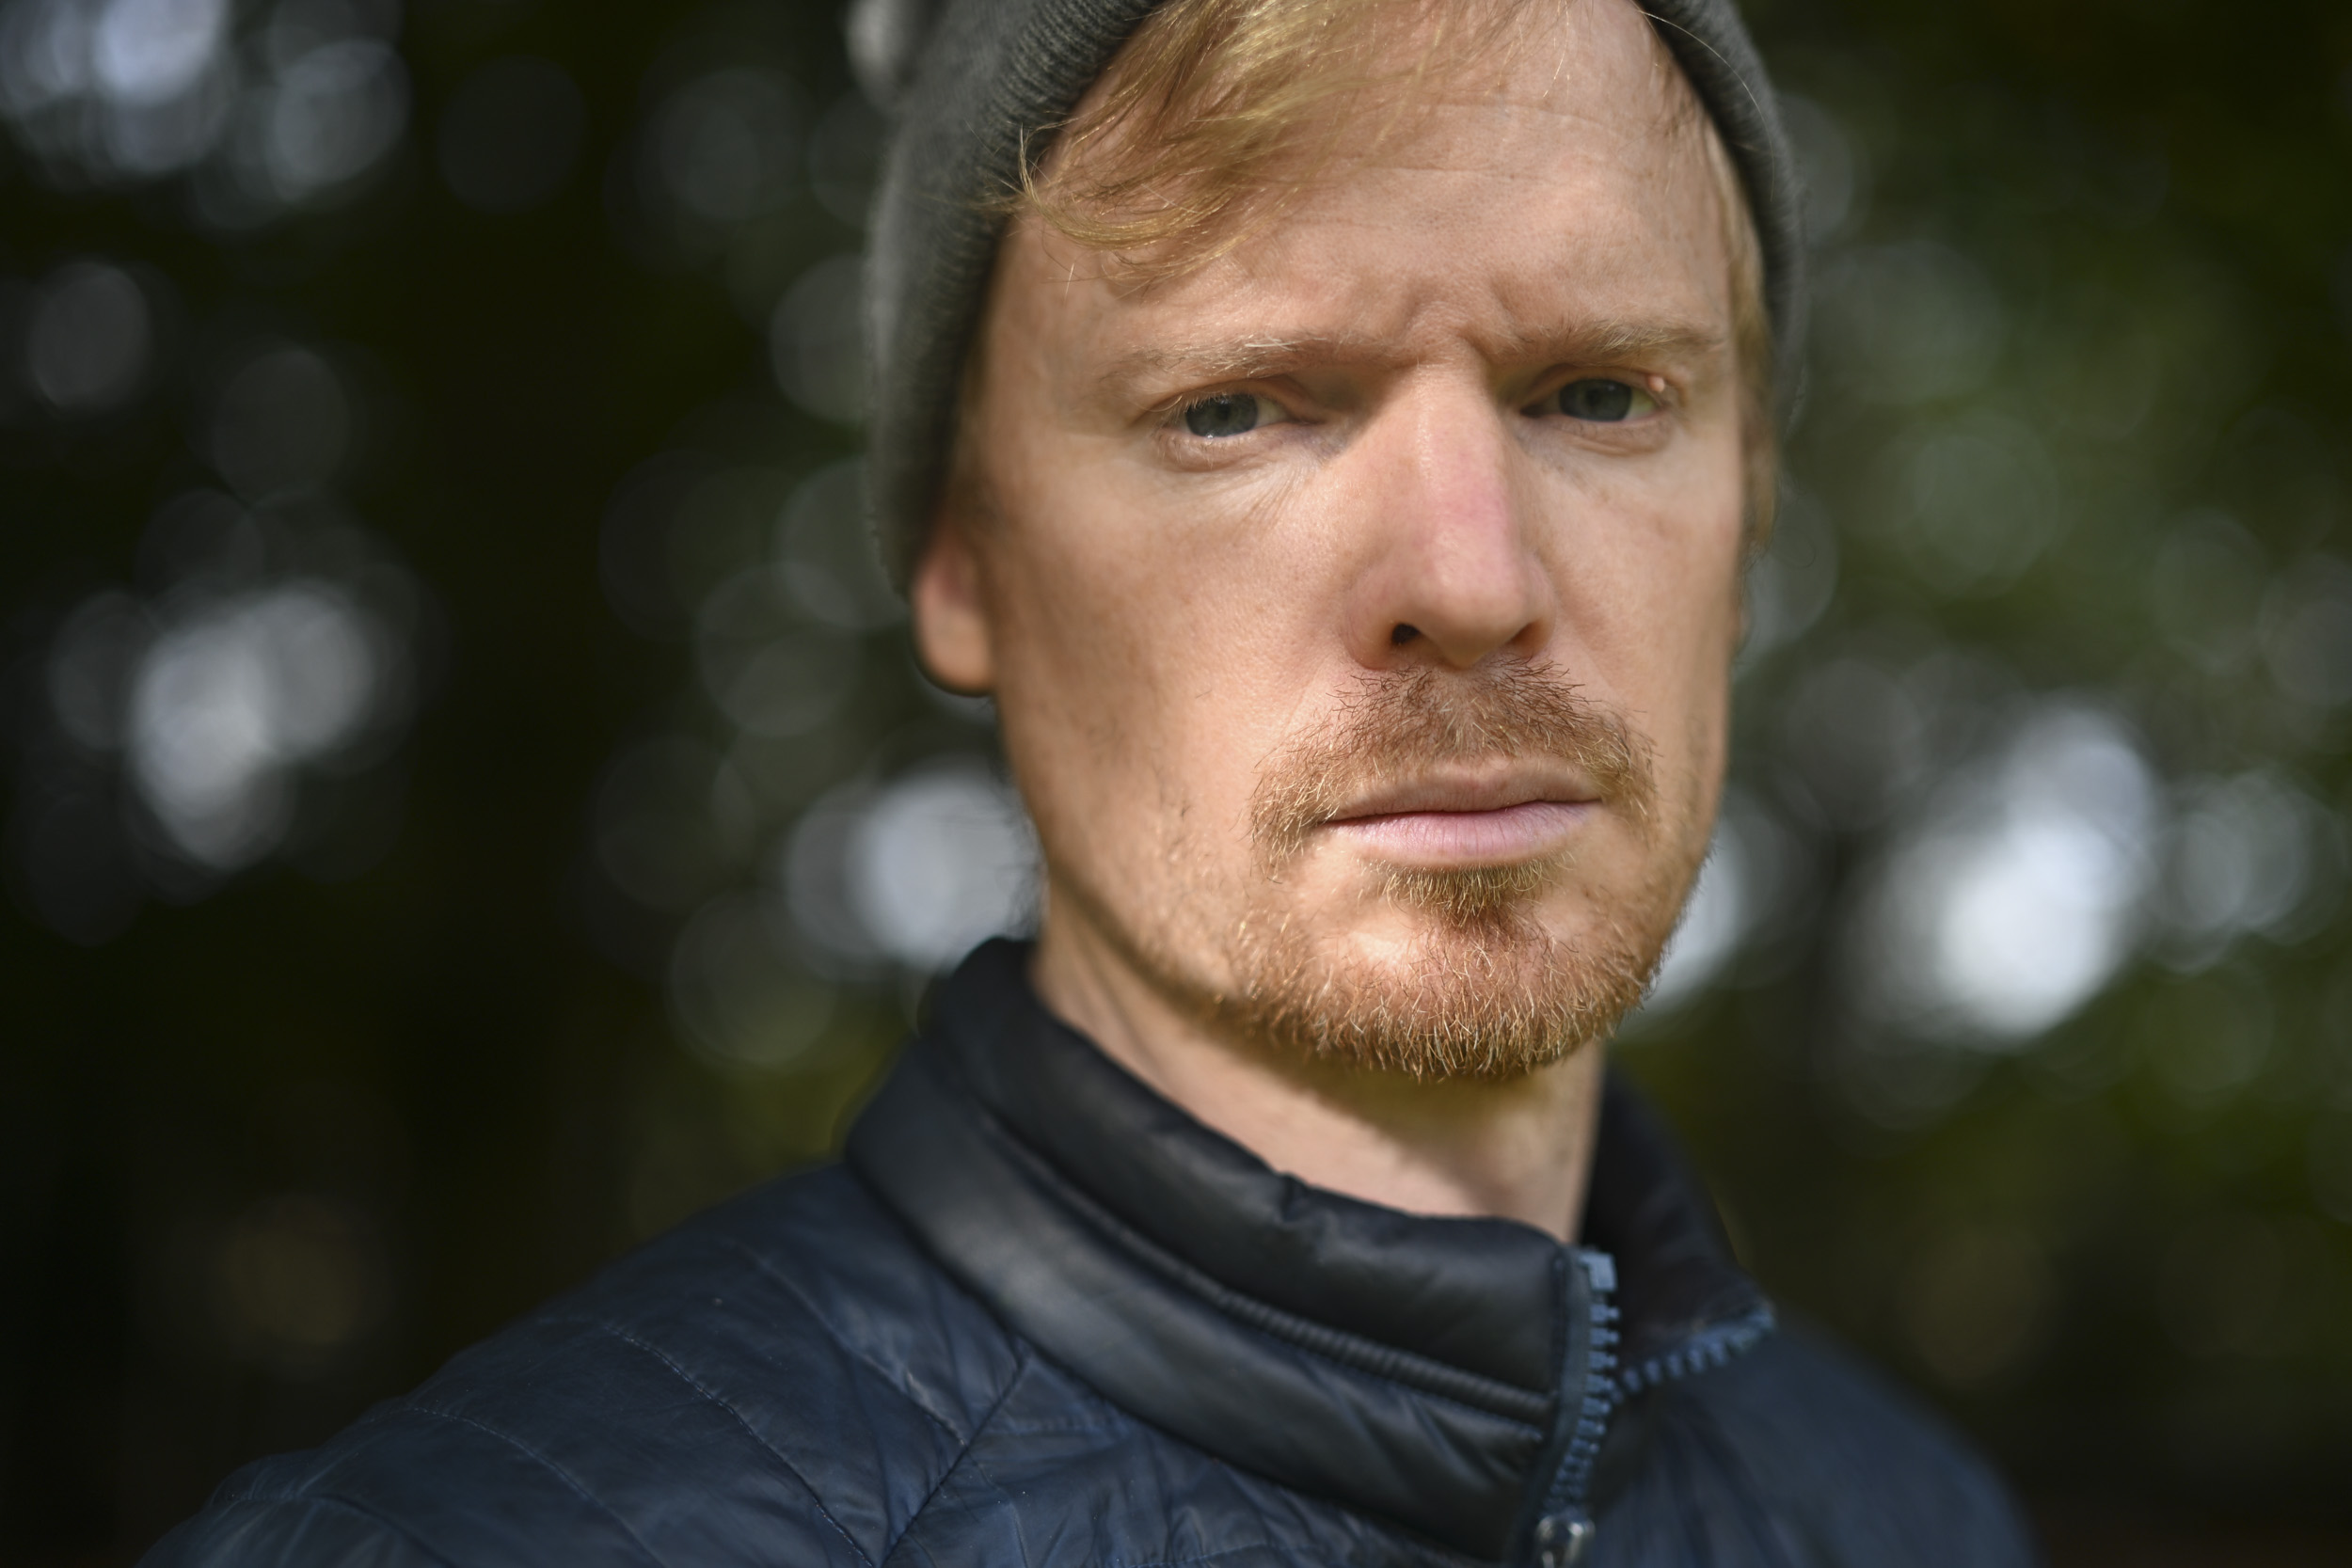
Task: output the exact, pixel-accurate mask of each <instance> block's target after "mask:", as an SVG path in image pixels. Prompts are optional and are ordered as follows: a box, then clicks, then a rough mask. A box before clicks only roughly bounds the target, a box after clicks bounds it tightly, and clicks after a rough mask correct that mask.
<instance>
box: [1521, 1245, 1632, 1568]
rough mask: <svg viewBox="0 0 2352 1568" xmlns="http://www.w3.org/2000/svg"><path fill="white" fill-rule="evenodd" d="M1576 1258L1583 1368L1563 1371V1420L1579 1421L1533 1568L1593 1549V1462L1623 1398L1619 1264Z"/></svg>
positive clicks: (1586, 1254)
mask: <svg viewBox="0 0 2352 1568" xmlns="http://www.w3.org/2000/svg"><path fill="white" fill-rule="evenodd" d="M1573 1257H1574V1259H1575V1263H1576V1266H1577V1268H1579V1269H1580V1270H1581V1271H1582V1275H1583V1283H1584V1299H1585V1333H1586V1336H1587V1338H1586V1349H1585V1353H1584V1359H1583V1365H1582V1367H1581V1369H1580V1368H1578V1367H1576V1366H1575V1365H1574V1364H1573V1360H1572V1359H1571V1364H1570V1365H1569V1366H1567V1367H1565V1368H1563V1369H1562V1372H1563V1377H1562V1387H1561V1389H1560V1400H1561V1404H1562V1408H1563V1412H1564V1418H1566V1419H1572V1420H1573V1421H1574V1423H1575V1424H1574V1425H1573V1426H1572V1427H1571V1428H1570V1429H1569V1432H1568V1440H1567V1444H1566V1447H1565V1449H1564V1451H1563V1452H1562V1453H1561V1456H1560V1467H1559V1469H1557V1470H1555V1471H1554V1472H1553V1473H1552V1478H1551V1485H1550V1486H1549V1487H1548V1488H1547V1489H1546V1490H1545V1493H1544V1507H1543V1512H1542V1513H1541V1514H1539V1515H1538V1516H1537V1518H1536V1520H1535V1532H1534V1549H1535V1568H1576V1565H1577V1564H1578V1563H1580V1562H1581V1561H1583V1560H1584V1558H1585V1556H1586V1555H1587V1554H1588V1553H1590V1552H1591V1550H1592V1546H1593V1535H1594V1524H1593V1513H1592V1486H1593V1465H1594V1464H1595V1463H1596V1462H1597V1461H1598V1459H1599V1458H1600V1445H1601V1440H1602V1439H1603V1438H1605V1437H1606V1436H1607V1435H1608V1434H1609V1418H1611V1417H1612V1416H1613V1415H1615V1414H1616V1410H1617V1402H1618V1399H1619V1394H1618V1389H1617V1353H1616V1348H1617V1327H1616V1324H1617V1307H1616V1304H1615V1302H1614V1301H1613V1300H1612V1299H1611V1298H1612V1297H1613V1296H1614V1295H1615V1293H1616V1289H1617V1266H1616V1263H1615V1261H1614V1260H1613V1259H1611V1258H1610V1256H1609V1255H1608V1254H1607V1253H1605V1252H1597V1251H1595V1250H1594V1249H1592V1248H1591V1247H1578V1248H1576V1249H1575V1252H1574V1254H1573ZM1571 1301H1573V1296H1571ZM1571 1384H1573V1385H1575V1386H1569V1385H1571ZM1568 1412H1573V1414H1572V1415H1568V1414H1566V1413H1568Z"/></svg>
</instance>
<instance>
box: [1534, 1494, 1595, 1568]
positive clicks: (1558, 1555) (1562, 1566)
mask: <svg viewBox="0 0 2352 1568" xmlns="http://www.w3.org/2000/svg"><path fill="white" fill-rule="evenodd" d="M1592 1544H1593V1520H1592V1515H1590V1514H1588V1513H1585V1512H1584V1511H1583V1510H1582V1509H1581V1508H1575V1509H1569V1510H1567V1511H1566V1512H1565V1513H1547V1514H1545V1515H1544V1516H1543V1517H1542V1518H1540V1519H1538V1520H1536V1521H1535V1568H1576V1565H1577V1564H1578V1563H1580V1562H1581V1561H1583V1560H1584V1554H1585V1553H1586V1552H1587V1551H1589V1550H1591V1549H1592Z"/></svg>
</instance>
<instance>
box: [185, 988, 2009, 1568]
mask: <svg viewBox="0 0 2352 1568" xmlns="http://www.w3.org/2000/svg"><path fill="white" fill-rule="evenodd" d="M1024 971H1025V954H1024V951H1023V950H1022V949H1021V948H1019V947H1017V946H1014V945H1012V944H1010V943H993V944H991V945H990V946H988V947H984V948H982V949H981V950H980V951H979V952H978V953H977V954H976V955H974V957H973V958H970V959H969V960H967V961H966V962H965V964H964V966H963V967H962V968H961V970H960V971H958V973H957V974H955V976H954V977H953V978H952V979H950V980H949V981H948V982H947V983H946V985H945V986H944V987H943V988H942V989H941V990H940V992H939V993H938V994H937V996H936V997H935V999H934V1004H933V1009H932V1013H933V1016H932V1022H930V1024H929V1025H928V1026H927V1027H926V1029H925V1030H924V1031H923V1033H922V1035H921V1036H920V1037H918V1038H917V1039H916V1040H915V1041H914V1044H913V1045H912V1046H911V1047H910V1049H909V1051H908V1053H907V1055H906V1057H905V1059H904V1060H903V1061H902V1063H901V1064H900V1066H899V1067H898V1069H897V1070H896V1071H895V1072H894V1074H893V1075H892V1077H891V1079H890V1081H889V1082H888V1084H887V1085H885V1086H884V1088H883V1090H882V1093H881V1095H880V1096H879V1097H878V1098H877V1100H876V1101H875V1103H874V1104H873V1105H872V1106H871V1107H870V1108H869V1109H868V1111H867V1112H866V1115H865V1116H864V1117H862V1118H861V1119H860V1121H859V1123H858V1124H857V1127H856V1128H855V1130H854V1131H853V1132H852V1133H851V1136H850V1147H849V1151H848V1157H847V1160H846V1161H845V1163H844V1164H841V1165H838V1166H834V1167H831V1168H827V1169H822V1170H817V1171H813V1172H809V1173H806V1174H803V1175H798V1176H792V1177H787V1178H785V1179H783V1180H777V1181H774V1182H771V1183H770V1184H769V1185H767V1186H764V1187H762V1188H759V1189H758V1190H756V1191H754V1192H752V1193H750V1194H748V1195H746V1196H742V1197H739V1198H737V1199H735V1200H733V1201H732V1202H729V1203H726V1204H723V1205H722V1206H720V1207H719V1208H717V1209H714V1210H712V1211H710V1212H707V1213H705V1214H703V1215H702V1216H700V1217H699V1218H697V1219H694V1220H692V1221H690V1222H689V1223H687V1224H686V1225H683V1226H681V1227H678V1228H677V1229H676V1230H675V1231H673V1232H671V1233H670V1234H669V1235H667V1236H665V1237H663V1238H661V1239H660V1240H659V1241H657V1242H655V1243H652V1244H651V1245H649V1246H647V1247H645V1248H644V1249H643V1250H642V1251H640V1252H638V1253H636V1254H635V1255H634V1256H632V1257H630V1258H628V1259H624V1260H623V1261H621V1262H620V1263H618V1264H616V1265H614V1266H613V1267H612V1268H611V1269H609V1270H607V1271H606V1272H605V1273H604V1274H603V1275H601V1276H600V1277H598V1278H597V1279H596V1280H595V1281H593V1282H592V1283H590V1284H589V1285H587V1286H586V1287H585V1288H583V1289H581V1290H579V1291H574V1292H572V1293H571V1294H569V1295H567V1296H564V1297H563V1298H561V1299H559V1300H557V1301H555V1302H552V1303H550V1304H549V1305H548V1306H547V1307H544V1308H542V1309H541V1310H539V1311H538V1312H535V1313H533V1314H532V1315H531V1316H530V1317H528V1318H526V1319H525V1320H523V1321H522V1322H520V1323H516V1324H515V1325H514V1326H512V1327H510V1328H508V1329H507V1330H505V1331H504V1332H503V1333H501V1334H500V1335H498V1336H497V1337H495V1338H492V1339H490V1340H488V1341H486V1342H485V1343H484V1344H481V1345H478V1346H476V1347H475V1348H473V1349H472V1350H469V1351H468V1352H466V1353H465V1354H462V1355H460V1356H458V1357H457V1358H456V1359H455V1360H453V1361H452V1362H451V1363H450V1364H449V1365H448V1366H447V1367H445V1368H444V1369H442V1370H441V1371H440V1372H438V1373H437V1374H436V1375H435V1376H434V1377H433V1378H432V1379H431V1380H430V1381H428V1382H427V1383H426V1384H425V1385H424V1386H422V1387H421V1388H419V1389H417V1390H416V1391H415V1392H414V1393H412V1394H410V1395H408V1396H406V1397H405V1398H403V1399H398V1400H393V1401H390V1402H388V1403H386V1404H383V1405H381V1406H379V1407H377V1408H376V1409H375V1410H373V1412H371V1413H370V1414H369V1415H368V1416H366V1417H365V1418H362V1419H361V1420H360V1421H358V1423H357V1424H356V1425H354V1426H353V1427H352V1428H351V1429H350V1430H349V1431H347V1432H345V1433H342V1435H341V1436H339V1437H337V1438H335V1439H334V1440H333V1441H332V1442H330V1443H328V1444H327V1445H326V1447H324V1448H322V1449H316V1450H314V1451H311V1452H309V1453H300V1454H290V1455H285V1456H282V1457H280V1458H277V1459H271V1460H265V1461H263V1462H262V1463H260V1464H258V1465H251V1466H249V1467H247V1468H246V1469H245V1470H243V1471H242V1472H240V1473H239V1474H237V1475H236V1476H234V1477H232V1478H230V1481H228V1482H227V1483H225V1484H224V1485H223V1486H222V1487H221V1488H220V1490H219V1492H218V1493H217V1495H216V1496H215V1497H214V1499H213V1501H212V1503H211V1505H210V1506H209V1507H208V1508H207V1509H206V1510H205V1511H204V1512H203V1513H201V1514H199V1515H198V1516H197V1517H196V1518H195V1519H193V1520H190V1521H189V1522H188V1523H187V1524H185V1525H183V1526H182V1527H181V1528H179V1529H178V1530H177V1531H175V1532H174V1533H173V1534H172V1535H170V1536H168V1537H167V1538H166V1539H165V1541H164V1542H163V1543H162V1544H160V1545H158V1546H157V1547H156V1548H155V1550H154V1552H153V1554H152V1555H151V1557H150V1558H149V1559H148V1562H149V1564H150V1565H151V1568H231V1565H235V1568H275V1565H286V1568H294V1565H299V1568H328V1565H334V1568H362V1565H365V1568H509V1565H514V1568H519V1565H522V1564H533V1565H550V1568H556V1565H560V1568H607V1565H611V1568H623V1565H629V1568H651V1565H654V1564H662V1565H665V1568H751V1565H753V1564H761V1565H803V1564H805V1565H810V1568H815V1565H818V1564H828V1565H832V1564H838V1565H841V1568H851V1565H855V1568H877V1565H881V1564H907V1565H910V1568H911V1565H914V1564H942V1565H945V1564H958V1565H971V1568H1015V1565H1035V1568H1046V1565H1049V1564H1050V1565H1053V1568H1065V1565H1067V1568H1079V1565H1082V1564H1083V1565H1086V1568H1177V1565H1180V1564H1181V1565H1185V1568H1195V1565H1199V1568H1207V1565H1211V1564H1214V1565H1216V1568H1277V1565H1280V1568H1306V1565H1310V1564H1312V1565H1317V1568H1327V1565H1338V1564H1349V1565H1358V1568H1406V1565H1414V1568H1438V1565H1454V1568H1460V1565H1465V1564H1470V1563H1494V1562H1508V1563H1515V1564H1518V1563H1523V1564H1530V1565H1534V1568H1565V1565H1566V1564H1570V1563H1580V1564H1589V1565H1595V1568H1597V1565H1600V1564H1635V1563H1639V1564H1660V1565H1664V1564H1677V1565H1679V1564H1692V1565H1696V1564H1720V1565H1723V1568H1733V1565H1739V1568H1747V1565H1751V1564H1753V1565H1758V1568H1761V1565H1765V1564H1775V1565H1777V1564H1788V1565H1797V1564H1821V1565H1829V1564H1841V1565H1851V1568H1897V1565H1904V1564H1922V1565H1925V1564H1934V1565H1937V1568H1943V1565H1951V1568H1959V1565H1962V1564H1984V1565H1993V1564H2014V1563H2024V1562H2028V1561H2030V1560H2032V1558H2033V1553H2032V1550H2031V1548H2030V1546H2029V1545H2028V1544H2027V1542H2026V1536H2025V1534H2024V1531H2023V1529H2022V1528H2021V1525H2020V1523H2019V1520H2018V1517H2017V1514H2016V1512H2015V1510H2014V1509H2013V1507H2012V1506H2011V1504H2010V1501H2009V1499H2008V1497H2006V1495H2005V1494H2004V1492H2003V1491H2002V1489H2001V1487H2000V1485H1999V1483H1998V1482H1997V1481H1995V1480H1994V1477H1993V1476H1992V1475H1991V1474H1990V1473H1989V1472H1988V1471H1987V1470H1986V1468H1985V1466H1984V1465H1982V1464H1981V1463H1980V1462H1979V1460H1978V1459H1976V1458H1975V1457H1974V1456H1972V1455H1971V1454H1970V1453H1969V1452H1968V1451H1967V1450H1966V1449H1963V1447H1962V1446H1961V1445H1960V1444H1959V1443H1958V1442H1957V1441H1955V1440H1954V1439H1953V1438H1952V1437H1951V1436H1950V1435H1948V1434H1947V1433H1945V1432H1944V1431H1943V1430H1942V1429H1941V1428H1940V1427H1938V1426H1937V1425H1936V1424H1935V1423H1934V1422H1932V1421H1931V1420H1930V1419H1928V1418H1926V1417H1924V1416H1923V1415H1922V1414H1921V1413H1920V1412H1918V1411H1917V1410H1915V1409H1914V1408H1913V1407H1911V1406H1910V1405H1909V1404H1908V1403H1907V1402H1904V1401H1903V1400H1901V1399H1899V1398H1898V1397H1896V1396H1895V1395H1894V1394H1892V1393H1891V1392H1889V1391H1888V1390H1887V1389H1886V1388H1885V1387H1884V1386H1882V1385H1881V1384H1880V1383H1879V1382H1877V1381H1876V1380H1875V1379H1874V1378H1873V1377H1871V1376H1870V1375H1869V1374H1867V1372H1865V1371H1863V1370H1860V1369H1859V1368H1857V1367H1855V1366H1854V1365H1852V1364H1851V1363H1850V1362H1849V1361H1847V1360H1846V1359H1844V1358H1843V1357H1842V1356H1840V1355H1839V1354H1836V1353H1835V1352H1833V1351H1831V1350H1828V1349H1826V1348H1824V1347H1821V1346H1820V1345H1817V1344H1814V1343H1812V1342H1809V1341H1808V1340H1805V1339H1803V1338H1798V1337H1796V1336H1793V1335H1790V1334H1788V1333H1785V1332H1778V1331H1776V1330H1775V1328H1774V1325H1773V1323H1772V1313H1771V1309H1770V1308H1769V1307H1768V1306H1767V1305H1766V1303H1765V1302H1764V1300H1763V1298H1762V1297H1761V1296H1760V1295H1759V1294H1758V1292H1757V1291H1756V1289H1755V1287H1754V1286H1753V1285H1752V1284H1751V1283H1750V1282H1749V1281H1748V1280H1747V1279H1746V1278H1745V1277H1744V1276H1742V1275H1740V1272H1739V1271H1738V1270H1737V1269H1736V1268H1735V1267H1734V1266H1733V1265H1732V1263H1731V1262H1730V1261H1729V1259H1728V1257H1727V1255H1726V1252H1725V1250H1724V1246H1723V1243H1722V1241H1721V1238H1720V1235H1719V1233H1718V1231H1717V1229H1716V1227H1715V1225H1714V1221H1713V1217H1712V1213H1711V1212H1710V1211H1709V1209H1708V1206H1707V1204H1706V1202H1705V1200H1704V1199H1703V1198H1702V1197H1701V1196H1699V1195H1698V1193H1697V1191H1696V1190H1695V1189H1694V1187H1693V1186H1692V1184H1691V1182H1690V1180H1688V1179H1687V1178H1686V1177H1685V1176H1684V1175H1683V1174H1682V1172H1681V1170H1680V1169H1679V1167H1678V1165H1677V1162H1676V1159H1675V1157H1674V1154H1673V1152H1672V1150H1671V1148H1669V1146H1668V1145H1667V1143H1666V1141H1665V1139H1664V1138H1663V1136H1662V1135H1661V1132H1659V1131H1658V1130H1657V1128H1656V1127H1655V1125H1654V1124H1653V1123H1652V1121H1651V1120H1650V1118H1649V1117H1648V1116H1647V1114H1646V1113H1645V1111H1644V1110H1643V1108H1642V1106H1641V1105H1640V1103H1639V1102H1638V1101H1635V1100H1634V1099H1633V1098H1632V1097H1631V1096H1630V1095H1629V1094H1628V1093H1627V1092H1626V1091H1625V1090H1624V1089H1623V1088H1622V1086H1618V1085H1613V1086H1612V1088H1611V1090H1610V1093H1609V1098H1608V1101H1607V1104H1606V1107H1605V1109H1604V1112H1603V1117H1602V1130H1601V1138H1600V1147H1599V1150H1598V1154H1597V1162H1596V1165H1595V1171H1594V1180H1593V1188H1592V1197H1591V1199H1590V1203H1589V1207H1588V1212H1587V1215H1586V1220H1585V1226H1584V1233H1583V1236H1582V1238H1581V1243H1582V1244H1581V1245H1579V1246H1575V1247H1566V1246H1562V1245H1560V1244H1558V1243H1554V1242H1553V1241H1551V1240H1550V1239H1549V1237H1546V1236H1544V1235H1542V1234H1540V1233H1539V1232H1537V1231H1535V1230H1533V1229H1531V1228H1529V1227H1524V1226H1520V1225H1517V1224H1513V1223H1510V1222H1507V1221H1501V1220H1478V1219H1468V1220H1465V1219H1432V1218H1426V1217H1421V1216H1414V1215H1407V1214H1403V1213H1399V1212H1394V1211H1391V1210H1387V1209H1383V1208H1380V1207H1377V1206H1375V1205H1372V1204H1366V1203H1360V1202H1357V1201H1354V1200H1352V1199H1349V1198H1345V1197H1342V1196H1337V1195H1335V1194H1331V1193H1327V1192H1323V1191H1319V1190H1317V1189H1314V1188H1311V1187H1308V1186H1306V1185H1304V1184H1302V1183H1300V1182H1298V1181H1296V1180H1292V1179H1290V1178H1288V1177H1284V1176H1281V1175H1279V1174H1278V1173H1276V1172H1274V1171H1273V1170H1271V1169H1269V1168H1268V1167H1267V1166H1265V1165H1264V1164H1263V1163H1261V1162H1259V1161H1258V1160H1256V1159H1255V1158H1254V1157H1252V1156H1251V1155H1249V1154H1248V1152H1247V1151H1246V1150H1244V1149H1242V1148H1238V1147H1237V1146H1235V1145H1233V1144H1232V1143H1231V1142H1229V1141H1227V1140H1226V1139H1224V1138H1221V1137H1219V1136H1217V1135H1216V1133H1214V1132H1209V1131H1208V1130H1207V1129H1205V1128H1203V1127H1201V1126H1200V1124H1199V1123H1197V1122H1195V1121H1193V1120H1192V1119H1191V1118H1189V1117H1186V1116H1185V1115H1184V1113H1183V1112H1181V1111H1179V1110H1178V1109H1176V1108H1175V1107H1174V1106H1173V1105H1170V1104H1169V1103H1168V1102H1167V1101H1163V1100H1161V1099H1160V1098H1158V1097H1157V1096H1156V1095H1154V1094H1152V1092H1151V1091H1150V1090H1149V1089H1147V1088H1145V1087H1144V1086H1143V1085H1141V1084H1139V1083H1137V1082H1136V1080H1135V1079H1133V1078H1132V1077H1130V1076H1128V1075H1127V1074H1126V1073H1125V1072H1123V1071H1122V1070H1120V1069H1119V1068H1118V1067H1116V1066H1115V1065H1113V1064H1112V1063H1111V1062H1110V1061H1109V1060H1108V1059H1107V1058H1106V1057H1104V1056H1103V1055H1102V1054H1101V1053H1099V1052H1097V1051H1096V1050H1095V1049H1094V1048H1093V1047H1092V1046H1090V1045H1089V1044H1088V1043H1087V1042H1086V1041H1085V1040H1083V1039H1081V1038H1080V1037H1078V1036H1076V1035H1074V1034H1073V1033H1072V1032H1071V1031H1069V1030H1068V1029H1066V1028H1064V1027H1063V1026H1061V1025H1060V1024H1059V1023H1057V1022H1055V1021H1054V1020H1053V1019H1052V1018H1051V1017H1049V1016H1048V1015H1047V1014H1046V1013H1045V1012H1044V1010H1043V1009H1042V1008H1041V1006H1039V1005H1038V1003H1037V1001H1036V999H1035V997H1034V996H1033V994H1032V993H1031V992H1030V990H1029V989H1028V986H1027V983H1026V980H1025V973H1024Z"/></svg>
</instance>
